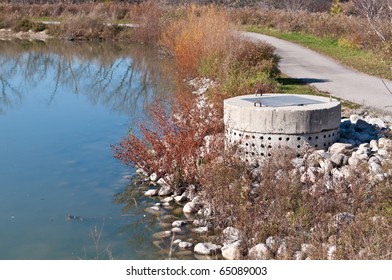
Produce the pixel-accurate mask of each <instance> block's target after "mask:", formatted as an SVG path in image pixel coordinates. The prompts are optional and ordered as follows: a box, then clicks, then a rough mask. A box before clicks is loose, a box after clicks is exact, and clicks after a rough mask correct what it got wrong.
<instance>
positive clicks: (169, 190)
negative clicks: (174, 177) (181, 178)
mask: <svg viewBox="0 0 392 280" xmlns="http://www.w3.org/2000/svg"><path fill="white" fill-rule="evenodd" d="M172 194H173V190H172V188H171V187H170V186H162V187H161V188H160V189H159V192H158V195H159V196H168V195H172Z"/></svg>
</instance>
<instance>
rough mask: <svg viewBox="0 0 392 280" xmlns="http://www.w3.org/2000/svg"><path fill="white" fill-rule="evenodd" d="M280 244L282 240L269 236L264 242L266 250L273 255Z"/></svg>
mask: <svg viewBox="0 0 392 280" xmlns="http://www.w3.org/2000/svg"><path fill="white" fill-rule="evenodd" d="M281 244H282V239H280V238H279V237H275V236H269V237H268V238H267V239H266V240H265V245H266V246H267V247H268V249H269V250H270V251H271V252H273V253H275V252H276V251H277V250H278V248H279V246H280V245H281Z"/></svg>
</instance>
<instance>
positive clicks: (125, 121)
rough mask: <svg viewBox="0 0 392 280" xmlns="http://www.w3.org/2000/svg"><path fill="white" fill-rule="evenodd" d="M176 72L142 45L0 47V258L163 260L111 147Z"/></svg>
mask: <svg viewBox="0 0 392 280" xmlns="http://www.w3.org/2000/svg"><path fill="white" fill-rule="evenodd" d="M173 73H174V71H173V67H172V65H171V63H170V61H168V60H167V59H164V58H162V57H160V56H159V54H158V52H157V51H156V50H153V49H149V48H147V47H145V46H136V45H130V46H129V45H128V46H121V45H113V44H101V43H99V44H97V43H91V44H88V43H71V42H51V43H42V42H23V41H21V42H15V41H4V42H0V259H27V260H32V259H94V258H100V259H105V258H106V259H107V258H112V257H113V258H114V259H160V258H167V256H165V255H164V254H163V253H162V251H161V250H160V249H159V248H158V247H157V246H154V245H152V243H153V242H152V241H153V240H152V234H153V233H154V232H156V231H158V230H161V229H160V227H159V224H158V221H157V219H156V217H155V216H154V215H150V214H148V213H147V212H145V211H144V208H145V206H146V207H147V206H148V205H149V204H151V201H149V200H147V199H146V198H143V197H142V196H138V195H136V197H135V199H133V198H132V200H127V199H126V197H121V195H116V194H118V193H127V192H132V191H133V189H132V188H130V186H129V185H130V180H129V177H132V176H133V174H134V170H133V169H131V168H129V167H125V166H124V165H122V164H121V163H120V162H119V161H118V160H116V159H115V158H114V157H113V151H112V149H111V145H115V144H118V143H119V141H120V140H121V138H122V137H124V136H125V135H127V133H128V131H129V130H130V128H131V127H132V126H134V124H135V121H140V120H143V119H145V118H147V116H146V115H145V110H144V109H145V105H146V104H148V103H150V102H153V100H154V99H155V98H168V95H170V93H171V92H173V91H174V87H175V86H174V82H173V81H174V78H173V75H174V74H173ZM127 201H128V202H129V204H127ZM132 201H133V202H134V204H135V205H136V204H137V206H138V207H133V206H132V203H131V202H132ZM150 206H151V205H150Z"/></svg>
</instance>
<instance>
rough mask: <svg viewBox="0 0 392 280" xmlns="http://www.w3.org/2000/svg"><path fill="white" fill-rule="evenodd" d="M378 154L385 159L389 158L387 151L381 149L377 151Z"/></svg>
mask: <svg viewBox="0 0 392 280" xmlns="http://www.w3.org/2000/svg"><path fill="white" fill-rule="evenodd" d="M377 154H378V155H380V156H383V157H386V156H388V152H387V151H386V150H385V149H379V150H378V151H377Z"/></svg>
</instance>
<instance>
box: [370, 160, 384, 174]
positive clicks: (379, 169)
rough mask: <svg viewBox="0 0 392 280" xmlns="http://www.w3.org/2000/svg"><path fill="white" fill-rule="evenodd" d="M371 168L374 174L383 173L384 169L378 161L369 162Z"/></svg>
mask: <svg viewBox="0 0 392 280" xmlns="http://www.w3.org/2000/svg"><path fill="white" fill-rule="evenodd" d="M369 169H370V170H371V171H372V172H373V173H374V174H382V173H384V171H383V170H382V167H381V165H380V164H378V163H376V162H369Z"/></svg>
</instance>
